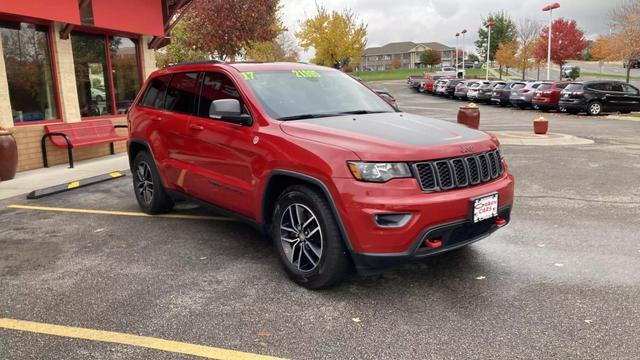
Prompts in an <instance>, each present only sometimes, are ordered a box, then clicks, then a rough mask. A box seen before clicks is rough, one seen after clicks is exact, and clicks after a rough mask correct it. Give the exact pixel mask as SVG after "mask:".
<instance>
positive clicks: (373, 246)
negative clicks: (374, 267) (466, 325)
mask: <svg viewBox="0 0 640 360" xmlns="http://www.w3.org/2000/svg"><path fill="white" fill-rule="evenodd" d="M334 184H335V185H336V187H337V191H338V192H339V193H340V197H339V198H340V199H342V204H340V205H339V206H338V208H339V213H340V217H341V219H342V222H343V224H344V227H345V232H346V234H347V236H348V237H349V241H350V245H351V251H352V254H353V255H354V260H355V261H356V263H357V264H356V265H357V267H358V268H367V267H368V266H367V262H368V261H365V260H363V263H362V264H358V261H359V260H358V259H366V258H368V257H373V258H379V257H389V258H410V257H414V256H427V255H432V254H435V253H439V252H442V251H447V250H450V249H452V248H454V247H452V246H453V245H454V244H453V243H451V244H449V243H447V241H446V239H444V236H443V240H444V241H443V246H442V248H438V249H437V250H438V251H427V252H423V251H422V250H421V249H419V248H418V247H419V245H420V242H421V239H422V238H423V237H424V234H425V233H428V232H430V231H433V230H434V229H440V228H441V227H442V226H449V225H451V224H466V223H467V222H469V220H470V216H469V214H470V211H471V199H475V198H478V197H481V196H484V195H489V194H492V193H498V208H499V209H500V211H501V215H500V217H502V218H504V219H506V220H507V221H508V218H509V213H510V209H511V206H512V204H513V191H514V180H513V176H511V175H509V174H508V172H506V171H505V173H504V174H503V175H502V176H500V177H499V178H496V179H495V180H493V181H490V182H487V183H484V184H481V185H476V186H471V187H466V188H462V189H457V190H450V191H442V192H431V193H430V192H423V191H421V190H420V187H419V185H418V183H417V180H416V179H413V178H407V179H395V180H392V181H390V182H388V183H385V184H375V183H365V182H358V181H354V180H352V179H334ZM504 211H507V213H506V214H505V213H502V212H504ZM400 213H405V214H406V213H410V214H411V215H412V216H411V219H410V220H409V221H408V222H407V223H406V224H405V225H404V226H401V227H397V228H382V227H380V226H378V225H377V224H376V222H375V221H374V218H375V216H376V215H385V214H387V215H388V214H400ZM476 225H477V224H476ZM494 230H495V229H492V230H491V232H492V231H494ZM489 233H490V232H488V233H486V234H485V233H484V232H483V234H481V235H482V236H481V237H477V236H471V237H467V238H465V239H462V240H460V239H458V240H456V241H455V243H456V244H461V243H463V242H465V241H470V242H472V241H477V240H479V239H480V238H482V237H484V236H486V235H488V234H489ZM476 238H477V239H476ZM418 250H420V251H418Z"/></svg>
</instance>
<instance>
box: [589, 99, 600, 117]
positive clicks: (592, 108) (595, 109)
mask: <svg viewBox="0 0 640 360" xmlns="http://www.w3.org/2000/svg"><path fill="white" fill-rule="evenodd" d="M600 114H602V103H601V102H599V101H592V102H590V103H589V105H588V106H587V115H590V116H598V115H600Z"/></svg>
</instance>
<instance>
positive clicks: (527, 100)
mask: <svg viewBox="0 0 640 360" xmlns="http://www.w3.org/2000/svg"><path fill="white" fill-rule="evenodd" d="M542 83H543V82H542V81H535V82H527V83H517V84H514V86H513V87H512V88H511V95H509V102H510V103H511V105H513V106H514V107H516V106H517V107H519V108H520V109H526V108H531V107H533V105H532V104H531V101H532V100H533V96H534V95H535V93H536V89H537V88H538V87H539V86H540V85H542Z"/></svg>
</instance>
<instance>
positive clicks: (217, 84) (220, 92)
mask: <svg viewBox="0 0 640 360" xmlns="http://www.w3.org/2000/svg"><path fill="white" fill-rule="evenodd" d="M221 99H237V100H239V101H240V106H241V108H242V109H244V102H243V101H242V98H241V97H240V93H239V92H238V89H236V86H235V85H234V84H233V82H232V81H231V79H229V78H228V77H227V76H226V75H224V74H221V73H205V75H204V78H203V83H202V92H201V93H200V105H199V107H198V116H201V117H205V118H207V119H208V118H209V107H210V106H211V102H213V101H214V100H221Z"/></svg>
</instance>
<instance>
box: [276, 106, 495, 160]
mask: <svg viewBox="0 0 640 360" xmlns="http://www.w3.org/2000/svg"><path fill="white" fill-rule="evenodd" d="M281 128H282V130H283V131H284V132H285V133H286V134H289V135H291V136H294V137H298V138H303V139H307V140H312V141H317V142H321V143H325V144H330V145H333V146H339V147H341V148H344V149H348V150H351V151H353V152H354V153H355V154H356V155H357V156H358V157H360V159H361V160H365V161H419V160H430V159H438V158H448V157H457V156H461V155H464V154H467V153H473V152H480V151H488V150H491V149H494V148H495V147H496V146H497V144H496V143H495V142H494V141H493V140H492V138H491V136H490V135H489V134H487V133H485V132H482V131H477V130H473V129H470V128H467V127H465V126H461V125H458V124H456V123H453V122H448V121H442V120H437V119H432V118H428V117H424V116H419V115H413V114H408V113H381V114H366V115H349V116H335V117H326V118H318V119H308V120H294V121H287V122H282V124H281Z"/></svg>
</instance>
